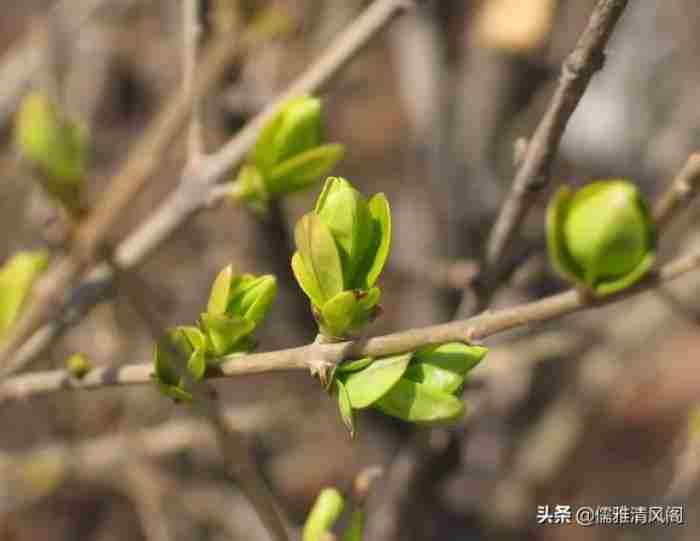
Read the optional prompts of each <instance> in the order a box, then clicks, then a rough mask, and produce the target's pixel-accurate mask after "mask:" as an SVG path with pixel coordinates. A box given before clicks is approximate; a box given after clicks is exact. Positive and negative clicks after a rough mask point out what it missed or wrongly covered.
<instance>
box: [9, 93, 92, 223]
mask: <svg viewBox="0 0 700 541" xmlns="http://www.w3.org/2000/svg"><path fill="white" fill-rule="evenodd" d="M14 136H15V142H16V145H17V148H18V149H19V151H20V153H21V155H22V157H23V158H24V159H25V160H26V161H27V162H28V163H29V164H30V165H31V166H32V167H33V168H35V169H36V170H37V171H38V172H39V173H40V174H39V176H38V178H39V180H40V181H41V184H42V186H43V187H44V189H45V190H46V191H47V192H48V193H49V195H51V196H52V197H53V198H54V199H56V200H57V201H59V202H60V203H61V204H62V205H63V206H64V207H66V209H67V210H69V211H71V212H77V211H78V210H80V191H81V186H82V181H83V178H84V176H85V169H86V162H87V138H86V133H85V130H84V129H83V128H82V127H81V126H80V125H79V124H78V123H76V122H75V121H73V120H72V119H70V118H68V116H66V114H65V113H64V112H63V111H61V109H60V108H59V106H58V104H57V103H55V102H54V101H53V100H51V99H50V98H48V97H47V96H44V95H42V94H40V93H37V92H35V93H32V94H29V95H28V96H26V97H25V98H24V99H23V100H22V103H21V105H20V107H19V110H18V112H17V117H16V124H15V133H14Z"/></svg>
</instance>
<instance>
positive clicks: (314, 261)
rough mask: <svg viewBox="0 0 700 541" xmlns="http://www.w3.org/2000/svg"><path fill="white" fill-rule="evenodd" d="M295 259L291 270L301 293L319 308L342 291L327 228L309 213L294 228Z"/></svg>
mask: <svg viewBox="0 0 700 541" xmlns="http://www.w3.org/2000/svg"><path fill="white" fill-rule="evenodd" d="M294 237H295V240H296V244H297V249H298V251H297V254H299V255H298V257H296V254H295V258H296V259H297V261H294V258H293V259H292V269H293V270H294V274H295V276H296V278H297V281H298V282H299V285H301V287H302V289H303V290H304V292H305V293H306V294H307V295H308V296H309V298H310V299H311V300H312V302H313V303H314V305H316V307H318V308H319V309H321V307H322V306H323V305H324V304H325V303H326V301H328V300H330V299H332V298H333V297H334V296H335V295H337V294H338V293H340V292H341V291H342V290H343V269H342V267H341V263H340V255H339V254H338V248H337V246H336V244H335V241H334V240H333V237H332V236H331V233H330V231H329V230H328V227H326V225H325V224H324V223H323V222H322V221H321V220H320V218H319V217H318V216H316V215H315V214H313V213H310V214H306V215H305V216H303V217H302V218H301V220H299V222H298V223H297V226H296V228H295V230H294Z"/></svg>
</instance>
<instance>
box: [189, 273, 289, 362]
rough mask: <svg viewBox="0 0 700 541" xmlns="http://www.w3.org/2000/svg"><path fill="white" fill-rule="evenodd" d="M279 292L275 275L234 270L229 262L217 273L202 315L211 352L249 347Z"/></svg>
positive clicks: (234, 350) (224, 353) (227, 351)
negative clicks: (261, 274) (258, 274)
mask: <svg viewBox="0 0 700 541" xmlns="http://www.w3.org/2000/svg"><path fill="white" fill-rule="evenodd" d="M276 294H277V280H276V279H275V277H274V276H272V275H270V274H266V275H264V276H257V277H256V276H254V275H252V274H242V275H239V274H234V272H233V267H232V266H231V265H228V266H227V267H225V268H224V269H223V270H222V271H221V272H220V273H219V274H218V276H217V277H216V279H215V280H214V283H213V285H212V288H211V293H210V295H209V303H208V304H207V311H206V312H205V313H204V314H202V315H201V326H202V330H203V331H204V332H205V334H206V336H207V344H208V349H207V351H208V353H210V354H211V355H214V356H216V357H220V356H223V355H228V354H230V353H237V352H242V351H250V350H251V349H252V348H253V347H254V342H253V340H252V337H251V335H252V333H253V331H254V330H255V328H256V327H257V326H258V325H259V324H260V323H261V322H262V320H263V319H264V318H265V315H266V314H267V312H268V310H269V309H270V306H271V305H272V301H273V300H274V298H275V296H276Z"/></svg>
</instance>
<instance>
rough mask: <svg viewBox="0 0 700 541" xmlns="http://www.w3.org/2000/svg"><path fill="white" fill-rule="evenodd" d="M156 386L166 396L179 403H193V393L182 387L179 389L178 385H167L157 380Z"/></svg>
mask: <svg viewBox="0 0 700 541" xmlns="http://www.w3.org/2000/svg"><path fill="white" fill-rule="evenodd" d="M156 385H157V386H158V390H159V391H160V392H161V393H162V394H164V395H165V396H167V397H169V398H172V399H173V400H176V401H179V402H191V401H192V393H190V392H188V391H186V390H185V389H183V388H182V387H178V386H177V385H167V384H165V383H162V382H160V381H157V380H156Z"/></svg>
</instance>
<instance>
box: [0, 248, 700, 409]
mask: <svg viewBox="0 0 700 541" xmlns="http://www.w3.org/2000/svg"><path fill="white" fill-rule="evenodd" d="M699 267H700V252H698V253H693V254H690V255H686V256H681V257H679V258H677V259H676V260H674V261H672V262H671V263H668V264H666V265H665V266H664V267H662V268H661V269H660V270H658V271H655V272H652V273H650V274H649V275H648V276H647V277H646V278H645V279H643V280H642V281H640V282H638V283H637V285H635V286H633V287H631V288H630V289H627V290H625V291H622V292H620V293H618V294H616V295H611V296H609V297H605V298H603V299H595V298H587V297H582V296H580V295H579V294H578V293H577V292H576V291H575V290H570V291H566V292H564V293H560V294H558V295H553V296H551V297H547V298H544V299H541V300H538V301H535V302H531V303H527V304H523V305H520V306H516V307H513V308H507V309H504V310H498V311H495V312H491V313H486V314H483V315H480V316H477V317H473V318H469V319H464V320H459V321H453V322H450V323H443V324H440V325H432V326H429V327H423V328H419V329H412V330H407V331H402V332H397V333H393V334H387V335H384V336H378V337H374V338H368V339H360V340H355V341H350V342H340V343H335V344H317V343H313V344H309V345H306V346H301V347H296V348H290V349H283V350H279V351H270V352H265V353H253V354H249V355H241V356H237V357H228V358H227V357H224V358H222V359H220V362H221V365H220V371H219V372H218V373H217V374H214V377H234V376H241V375H246V374H258V373H263V372H272V371H280V370H307V369H308V368H309V363H310V361H311V360H313V359H318V358H319V356H321V357H322V358H323V359H324V360H325V361H327V362H329V363H334V364H338V363H340V362H342V361H343V360H346V359H353V358H359V357H364V356H371V357H380V356H385V355H393V354H397V353H403V352H407V351H414V350H415V349H417V348H419V347H421V346H424V345H428V344H440V343H444V342H450V341H456V340H457V341H469V342H474V341H478V340H481V339H484V338H487V337H489V336H491V335H494V334H498V333H500V332H504V331H507V330H510V329H515V328H518V327H523V326H527V325H532V324H535V323H543V322H545V321H552V320H554V319H558V318H560V317H563V316H565V315H568V314H572V313H574V312H578V311H580V310H582V309H586V308H596V307H599V306H605V305H608V304H611V303H613V302H617V301H619V300H622V299H624V298H627V297H629V296H631V295H634V294H637V293H641V292H644V291H648V290H650V289H653V288H655V287H658V286H660V285H662V284H664V283H665V282H668V281H670V280H674V279H675V278H678V277H680V276H682V275H683V274H686V273H688V272H691V271H693V270H695V269H697V268H699ZM152 372H153V367H152V364H151V363H143V364H132V365H126V366H122V367H119V368H118V367H110V368H97V369H94V370H93V371H91V372H90V373H88V374H87V375H86V376H85V377H84V378H83V379H80V380H77V379H74V378H72V377H71V376H70V374H69V373H68V372H67V371H65V370H51V371H46V372H35V373H32V374H25V375H20V376H15V377H13V378H8V379H6V380H5V381H3V382H0V403H2V402H5V401H9V400H17V399H21V398H28V397H30V396H35V395H43V394H48V393H52V392H56V391H60V390H70V389H98V388H102V387H110V386H117V385H119V386H121V385H145V384H148V383H150V382H151V373H152Z"/></svg>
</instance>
